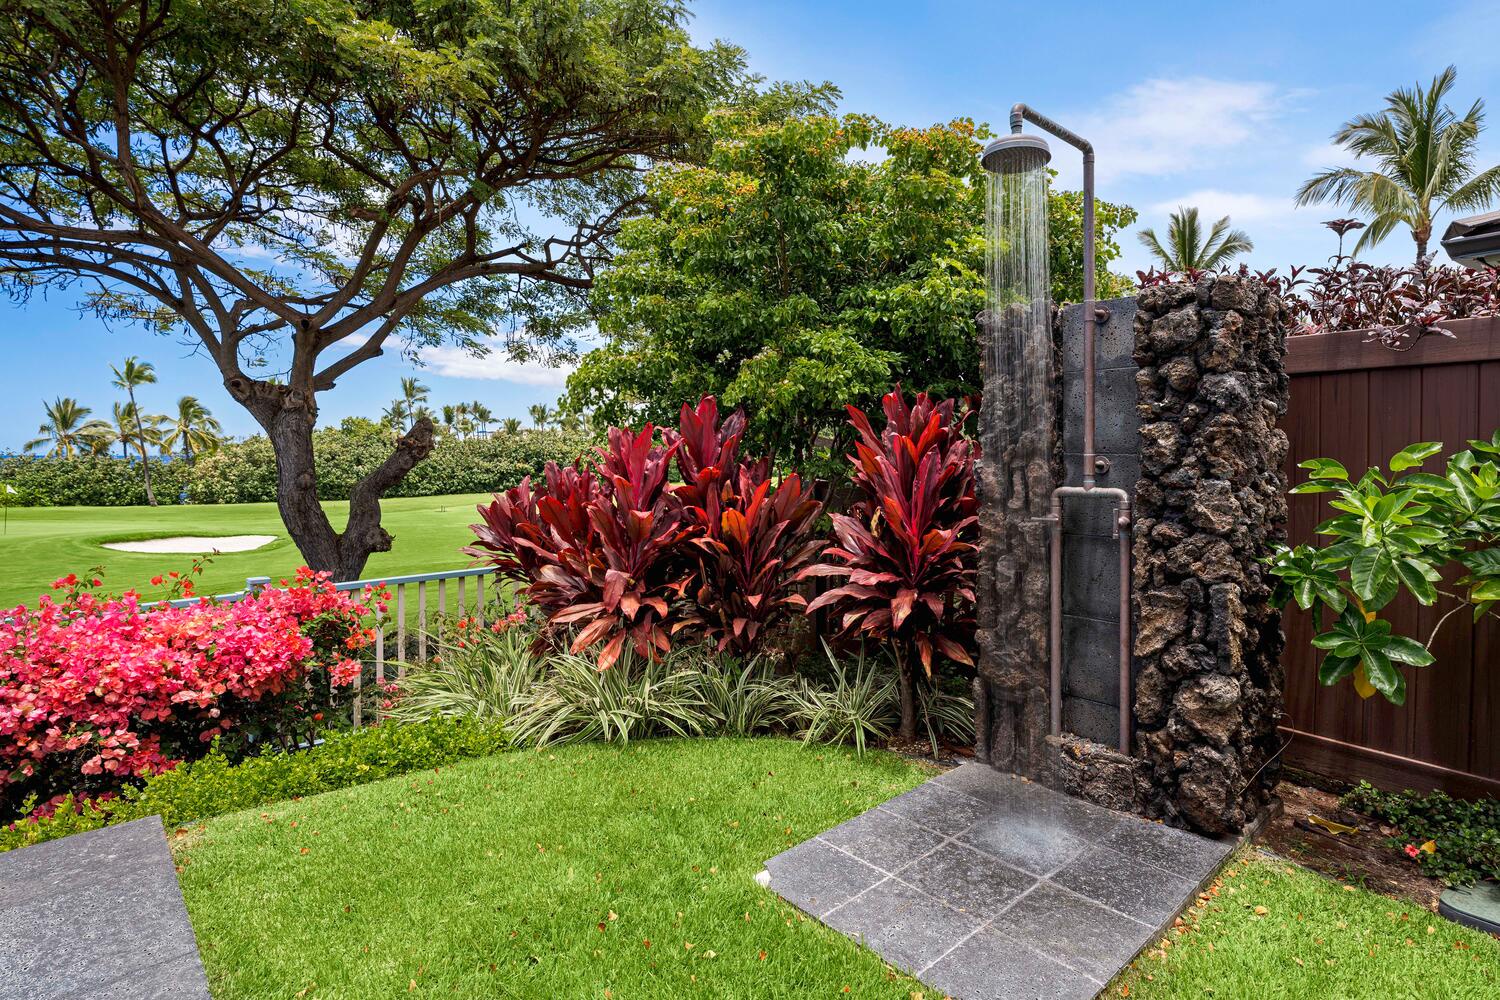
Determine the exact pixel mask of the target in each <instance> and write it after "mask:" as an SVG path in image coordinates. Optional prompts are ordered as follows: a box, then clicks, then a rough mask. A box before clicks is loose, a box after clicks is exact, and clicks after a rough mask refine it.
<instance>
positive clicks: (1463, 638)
mask: <svg viewBox="0 0 1500 1000" xmlns="http://www.w3.org/2000/svg"><path fill="white" fill-rule="evenodd" d="M1448 326H1449V328H1450V329H1452V331H1453V332H1454V334H1455V335H1456V336H1455V337H1454V338H1451V339H1450V338H1447V337H1441V336H1428V337H1424V338H1423V339H1421V340H1419V341H1418V342H1417V343H1416V344H1415V345H1413V347H1412V348H1411V349H1410V350H1409V351H1405V352H1396V351H1392V350H1390V349H1388V348H1386V347H1384V346H1382V345H1381V344H1379V343H1374V342H1367V340H1366V334H1364V333H1359V332H1355V333H1331V334H1320V335H1316V336H1307V337H1293V338H1291V339H1290V340H1289V341H1288V344H1287V370H1288V372H1289V373H1290V374H1291V377H1292V386H1291V406H1290V408H1289V409H1288V412H1287V416H1286V419H1285V421H1284V422H1283V426H1284V427H1285V429H1286V432H1287V437H1288V439H1289V441H1290V448H1289V449H1288V457H1287V469H1286V471H1287V479H1288V482H1289V483H1290V484H1291V485H1296V484H1297V483H1300V482H1304V481H1305V480H1306V478H1307V473H1306V472H1305V471H1304V470H1302V469H1298V468H1297V467H1296V465H1297V463H1298V462H1300V461H1304V460H1306V459H1309V458H1318V457H1328V458H1335V459H1338V460H1339V461H1340V462H1342V463H1344V465H1345V466H1347V467H1348V468H1349V469H1350V471H1351V472H1354V473H1355V474H1357V473H1358V470H1363V469H1365V468H1366V467H1367V466H1369V465H1372V464H1379V465H1382V466H1384V465H1385V464H1386V463H1387V462H1388V461H1389V460H1390V456H1391V455H1393V454H1395V453H1396V452H1397V451H1399V450H1400V449H1401V448H1403V447H1405V446H1406V445H1408V444H1411V443H1413V442H1416V441H1442V442H1443V443H1444V445H1445V449H1444V454H1446V453H1447V452H1451V451H1455V450H1457V449H1459V448H1461V447H1463V445H1464V442H1465V441H1467V440H1468V439H1470V438H1485V439H1488V438H1489V437H1490V435H1491V434H1492V433H1493V432H1494V430H1495V429H1496V428H1500V319H1497V318H1488V319H1472V320H1456V321H1453V322H1452V323H1450V324H1448ZM1442 465H1443V461H1442V456H1438V457H1435V458H1432V459H1430V460H1429V461H1428V462H1427V463H1426V465H1425V466H1424V468H1426V469H1427V470H1428V471H1433V472H1439V471H1441V469H1442ZM1326 499H1327V498H1326V497H1325V496H1320V495H1316V494H1315V495H1311V496H1293V497H1291V510H1290V514H1291V517H1290V523H1289V525H1288V533H1289V535H1290V536H1291V541H1292V542H1293V544H1295V543H1297V542H1313V543H1316V542H1318V540H1319V539H1318V536H1317V534H1316V528H1317V525H1318V524H1319V523H1321V522H1322V521H1323V520H1324V519H1326V518H1327V517H1329V516H1330V515H1331V513H1332V512H1331V511H1330V510H1329V509H1328V507H1327V505H1326ZM1325 541H1326V540H1325ZM1454 575H1457V574H1454ZM1450 579H1451V577H1450ZM1450 606H1451V604H1448V603H1447V602H1446V601H1444V602H1443V603H1440V604H1438V605H1437V606H1435V607H1431V608H1423V607H1420V606H1419V605H1418V604H1417V603H1416V602H1415V601H1413V600H1412V599H1411V598H1410V597H1408V596H1406V595H1403V596H1402V597H1401V598H1400V599H1399V600H1397V601H1396V602H1395V603H1394V604H1393V605H1392V606H1391V610H1390V618H1391V622H1392V624H1393V625H1394V626H1395V628H1396V629H1397V630H1398V631H1399V632H1401V633H1403V634H1406V635H1412V636H1415V637H1417V638H1419V639H1422V640H1425V639H1426V638H1427V635H1428V633H1429V632H1431V630H1432V629H1433V626H1434V625H1435V624H1436V622H1437V620H1438V618H1439V617H1441V615H1442V614H1443V612H1444V611H1445V610H1447V608H1448V607H1450ZM1497 624H1500V623H1497V622H1495V621H1494V620H1493V619H1488V620H1486V621H1483V622H1481V623H1479V624H1478V625H1471V624H1470V619H1469V617H1468V616H1467V615H1464V614H1462V613H1460V614H1457V615H1454V616H1453V618H1451V619H1449V620H1448V622H1447V623H1446V624H1445V625H1444V626H1443V629H1442V631H1441V632H1440V633H1439V634H1438V638H1437V643H1436V645H1435V646H1434V647H1433V653H1434V655H1436V657H1437V662H1436V663H1434V664H1433V665H1432V666H1429V667H1424V668H1420V669H1417V668H1412V669H1408V672H1407V677H1408V686H1407V696H1406V704H1405V705H1404V706H1402V707H1399V708H1398V707H1396V706H1394V705H1391V704H1389V703H1387V702H1386V701H1385V700H1384V699H1383V698H1382V697H1380V696H1379V695H1376V696H1374V697H1372V698H1370V699H1368V700H1366V699H1361V698H1360V697H1359V695H1357V694H1356V693H1355V691H1354V688H1353V686H1352V685H1350V684H1348V683H1342V684H1339V685H1336V686H1334V687H1323V686H1321V685H1319V684H1318V679H1317V672H1318V671H1317V665H1318V660H1319V658H1320V656H1321V654H1320V653H1319V652H1318V651H1317V650H1315V649H1313V648H1312V647H1311V645H1310V644H1309V640H1311V638H1312V635H1313V627H1312V618H1311V615H1309V614H1307V613H1304V612H1301V611H1298V610H1297V609H1296V608H1295V606H1294V607H1292V608H1291V609H1289V612H1288V615H1287V618H1286V635H1287V648H1286V653H1285V655H1284V656H1283V658H1282V663H1283V665H1284V666H1285V668H1286V718H1285V720H1284V723H1285V725H1284V727H1283V728H1284V732H1285V733H1286V735H1287V736H1289V737H1290V738H1291V743H1290V745H1289V746H1288V749H1287V763H1289V764H1292V765H1294V766H1297V767H1302V768H1305V769H1307V770H1310V771H1314V772H1318V773H1322V774H1327V775H1331V776H1334V777H1338V778H1342V779H1346V780H1348V779H1356V778H1366V779H1368V780H1370V781H1371V782H1373V783H1375V784H1378V785H1383V786H1386V787H1392V788H1403V787H1411V788H1417V789H1421V790H1427V789H1432V788H1442V789H1445V790H1447V791H1450V792H1453V793H1455V794H1463V795H1482V794H1492V795H1500V627H1497Z"/></svg>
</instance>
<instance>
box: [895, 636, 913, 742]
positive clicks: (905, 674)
mask: <svg viewBox="0 0 1500 1000" xmlns="http://www.w3.org/2000/svg"><path fill="white" fill-rule="evenodd" d="M898 676H899V680H898V681H897V686H898V687H899V688H900V690H901V731H900V734H899V735H900V737H901V742H902V743H915V742H916V741H917V696H916V690H915V687H916V686H915V685H914V684H913V683H912V668H911V657H910V655H907V656H903V657H901V672H900V674H899V675H898Z"/></svg>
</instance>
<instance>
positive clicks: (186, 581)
mask: <svg viewBox="0 0 1500 1000" xmlns="http://www.w3.org/2000/svg"><path fill="white" fill-rule="evenodd" d="M170 576H171V577H172V578H176V581H177V582H176V583H175V585H174V593H176V594H179V595H185V596H192V584H191V581H190V578H188V577H185V576H180V575H179V574H175V573H174V574H171V575H170ZM157 581H158V582H163V583H165V580H164V579H163V578H162V577H158V578H157ZM99 583H100V581H98V580H97V579H94V580H88V581H82V580H79V579H78V578H77V577H76V576H73V575H71V574H70V575H69V576H67V577H64V578H63V579H61V580H58V581H57V582H56V583H55V584H54V585H53V586H54V594H49V595H44V596H42V597H41V598H40V599H39V600H38V601H37V603H36V606H35V607H26V606H24V605H23V606H20V607H16V608H13V609H11V610H10V611H8V612H5V613H4V615H0V796H3V797H0V818H5V817H10V816H14V815H17V814H19V813H21V812H23V811H27V812H29V811H31V810H32V809H33V808H41V809H42V810H46V809H47V808H49V807H50V805H51V804H53V803H55V802H56V801H58V800H59V799H60V798H61V797H63V796H65V795H72V796H73V798H74V800H75V801H78V800H81V799H83V798H90V797H96V796H101V795H109V794H113V793H115V792H117V791H118V790H119V789H120V788H121V787H123V786H124V785H125V784H127V783H129V782H131V781H133V780H135V779H140V778H144V777H146V776H149V775H153V774H159V773H161V772H163V771H166V770H169V769H171V768H172V767H174V766H176V765H177V764H178V763H179V762H181V761H183V760H187V759H194V758H197V757H201V756H203V755H204V754H205V753H206V752H207V750H208V748H209V746H210V742H211V741H212V740H213V739H214V737H216V736H217V737H219V744H220V746H221V748H223V749H224V750H225V751H226V752H229V753H231V754H234V755H239V756H243V755H244V754H245V753H247V752H249V751H251V750H253V749H255V748H257V747H259V746H266V745H270V746H279V747H283V748H285V747H287V746H289V745H295V744H296V743H298V742H305V741H307V740H310V739H311V738H312V737H313V736H314V735H315V734H316V732H317V731H318V730H320V729H322V728H324V727H325V726H328V725H331V724H332V723H333V720H334V718H335V713H336V712H337V711H338V710H339V709H341V708H342V707H343V704H344V701H345V699H346V696H347V692H348V690H349V688H350V687H351V685H352V684H353V683H354V681H355V679H356V678H357V677H358V676H359V672H360V665H359V662H358V661H357V660H355V659H354V658H353V657H354V656H355V655H356V654H357V651H358V650H359V649H361V648H362V647H363V646H364V645H365V644H366V643H368V642H369V641H371V640H372V639H373V635H374V633H373V631H371V630H369V629H367V628H366V627H365V622H366V618H367V616H368V614H369V613H370V610H371V603H377V604H378V603H381V602H383V597H384V595H383V593H380V592H366V593H364V594H362V595H350V594H347V593H344V592H341V591H337V590H335V589H334V587H333V585H332V583H330V582H329V579H328V575H327V574H315V573H313V572H312V571H311V570H307V569H303V570H300V571H299V572H298V574H297V576H296V578H295V579H294V580H292V581H282V586H279V587H267V588H264V589H262V590H259V591H257V592H255V593H254V594H252V595H250V596H248V597H246V598H244V599H242V600H240V601H237V602H233V603H216V602H213V601H210V600H208V599H206V598H205V599H201V600H200V601H199V602H198V603H196V604H193V605H189V606H186V607H173V606H170V605H166V604H160V603H156V602H154V601H149V600H145V599H143V598H142V597H141V596H140V595H139V594H137V593H135V592H133V591H127V592H126V593H125V594H123V595H120V596H108V595H105V594H104V593H102V592H101V591H100V590H98V589H97V588H98V586H99Z"/></svg>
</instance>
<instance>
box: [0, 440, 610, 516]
mask: <svg viewBox="0 0 1500 1000" xmlns="http://www.w3.org/2000/svg"><path fill="white" fill-rule="evenodd" d="M588 446H589V439H588V438H587V437H585V436H582V435H578V434H567V433H564V432H562V431H557V430H546V431H533V430H528V431H523V432H521V433H518V434H496V435H494V436H493V437H489V438H483V439H479V438H475V439H471V440H468V441H460V440H454V439H449V440H443V441H440V442H439V443H438V445H437V447H436V448H434V449H433V452H432V454H431V455H430V456H428V458H427V459H426V461H423V462H421V463H419V464H418V465H417V466H416V468H414V469H412V471H411V472H410V473H409V474H408V475H407V476H406V478H405V479H403V480H402V481H401V482H400V483H398V484H397V485H396V486H395V487H394V488H393V489H392V490H391V491H390V493H389V494H387V495H388V496H392V497H422V496H441V495H446V494H450V493H488V492H492V491H495V490H501V489H508V488H510V487H511V486H514V485H515V484H516V483H519V482H520V481H521V479H522V478H523V477H525V476H528V475H530V476H536V475H539V474H540V473H541V471H542V469H543V468H544V467H545V466H546V464H547V463H548V462H557V463H559V464H562V465H567V464H569V463H571V462H572V461H573V460H574V459H575V458H577V457H578V456H579V455H580V454H582V453H583V452H584V451H586V450H587V448H588ZM313 451H314V453H315V455H316V458H317V471H318V495H319V496H321V497H322V498H324V499H325V500H342V499H347V498H348V496H349V494H350V492H351V491H352V490H353V489H354V484H355V483H357V482H358V481H359V480H360V479H362V478H363V477H364V476H366V475H368V474H369V473H370V472H371V471H373V470H374V469H375V468H376V467H377V466H378V465H379V464H380V463H381V462H383V461H385V459H386V456H388V455H389V454H390V451H391V439H390V436H389V435H388V434H386V433H385V432H382V431H379V430H373V429H368V428H351V429H347V430H346V429H342V428H335V427H330V428H324V429H323V430H320V431H318V432H317V433H315V434H314V435H313ZM151 478H152V483H153V485H154V486H155V488H156V495H157V497H158V499H159V500H160V501H161V502H163V503H177V502H178V499H179V497H180V496H181V494H182V493H183V491H184V490H185V491H186V492H187V502H189V503H195V504H227V503H269V502H272V501H274V500H275V499H276V455H275V453H274V452H273V451H272V449H271V442H270V441H269V440H267V439H266V438H265V437H262V436H256V437H252V438H247V439H245V440H244V441H233V442H228V443H226V444H224V445H222V446H221V447H220V448H219V449H218V450H217V451H213V452H209V453H206V454H203V455H199V456H198V458H197V460H196V461H195V462H194V463H193V464H191V465H189V464H188V463H187V462H184V461H182V460H181V459H174V460H172V461H169V462H162V461H160V460H154V461H153V462H152V466H151ZM0 482H4V483H9V484H10V485H12V486H14V487H15V488H16V489H17V490H18V491H20V492H21V493H22V494H24V495H25V496H26V498H27V502H28V503H29V504H32V505H35V506H39V507H60V506H97V507H118V506H125V505H132V504H143V503H145V502H146V491H145V486H144V483H143V482H142V479H141V473H140V466H139V465H137V464H132V463H131V462H129V461H126V460H124V459H121V458H95V457H90V458H78V459H73V460H71V461H69V460H66V459H58V458H38V457H35V456H31V455H15V456H10V457H7V458H0Z"/></svg>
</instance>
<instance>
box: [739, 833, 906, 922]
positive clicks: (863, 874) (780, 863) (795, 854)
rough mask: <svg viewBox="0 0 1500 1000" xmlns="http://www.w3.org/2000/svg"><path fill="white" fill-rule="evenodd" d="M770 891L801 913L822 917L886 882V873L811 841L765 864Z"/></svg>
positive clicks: (821, 843) (819, 842)
mask: <svg viewBox="0 0 1500 1000" xmlns="http://www.w3.org/2000/svg"><path fill="white" fill-rule="evenodd" d="M766 871H768V872H770V874H771V889H772V890H773V891H774V892H775V893H776V894H777V895H778V896H780V897H781V898H782V899H785V900H786V901H787V902H788V903H791V904H793V905H794V906H796V907H798V908H799V909H802V910H805V911H806V912H808V913H811V914H812V915H813V916H815V917H821V916H822V915H823V914H825V913H827V912H828V911H829V910H831V909H833V908H834V907H835V906H839V905H841V904H843V903H846V902H848V901H849V900H850V899H851V898H853V897H854V896H856V895H858V894H859V893H861V892H864V891H865V890H866V889H868V888H870V886H872V885H874V884H875V883H876V882H879V881H880V880H881V879H883V878H885V874H884V873H883V872H878V871H876V870H875V869H874V868H871V867H870V866H869V865H867V864H865V863H864V862H863V861H860V860H858V859H856V858H851V857H850V856H849V855H847V854H845V853H844V852H843V851H840V850H838V849H837V848H834V847H832V846H830V845H828V844H825V843H823V842H822V841H821V840H817V839H814V840H808V841H804V842H803V843H801V844H798V845H797V846H796V847H794V848H792V849H791V850H789V851H784V852H782V853H781V854H778V855H776V857H774V858H772V859H771V860H769V861H767V862H766Z"/></svg>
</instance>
